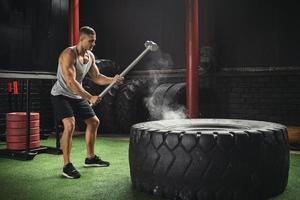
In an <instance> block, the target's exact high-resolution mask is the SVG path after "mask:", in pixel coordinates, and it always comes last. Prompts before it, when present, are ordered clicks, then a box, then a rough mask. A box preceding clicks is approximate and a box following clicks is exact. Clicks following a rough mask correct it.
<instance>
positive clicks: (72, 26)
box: [69, 0, 79, 46]
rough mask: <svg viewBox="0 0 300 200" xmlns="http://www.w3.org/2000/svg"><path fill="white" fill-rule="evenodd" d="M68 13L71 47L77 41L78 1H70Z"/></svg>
mask: <svg viewBox="0 0 300 200" xmlns="http://www.w3.org/2000/svg"><path fill="white" fill-rule="evenodd" d="M69 13H70V14H69V38H70V45H71V46H72V45H75V44H77V43H78V41H79V0H70V10H69Z"/></svg>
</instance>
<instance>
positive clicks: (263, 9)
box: [208, 0, 300, 67]
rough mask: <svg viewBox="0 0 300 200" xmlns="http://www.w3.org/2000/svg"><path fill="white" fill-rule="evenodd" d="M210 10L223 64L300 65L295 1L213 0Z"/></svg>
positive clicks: (220, 63) (227, 65)
mask: <svg viewBox="0 0 300 200" xmlns="http://www.w3.org/2000/svg"><path fill="white" fill-rule="evenodd" d="M208 10H210V11H211V12H213V16H214V17H213V19H212V20H210V21H209V23H211V24H214V28H213V30H211V34H212V35H213V37H214V38H213V42H212V43H211V45H212V46H214V47H215V49H216V51H217V58H218V61H219V65H220V66H226V67H234V66H254V67H261V66H297V65H298V66H299V64H300V57H299V54H300V47H299V44H300V38H299V35H300V26H299V25H300V22H299V18H300V13H299V11H298V6H297V2H296V1H290V0H288V1H279V0H275V1H271V0H267V1H259V0H246V1H239V0H228V1H217V0H214V1H213V4H210V5H208Z"/></svg>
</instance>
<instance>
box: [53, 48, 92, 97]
mask: <svg viewBox="0 0 300 200" xmlns="http://www.w3.org/2000/svg"><path fill="white" fill-rule="evenodd" d="M70 48H71V49H72V51H73V52H74V54H75V59H76V60H75V69H76V81H78V82H79V83H80V84H81V85H82V81H83V79H84V77H85V75H86V74H87V73H88V72H89V70H90V68H91V66H92V58H91V52H90V51H87V52H88V56H89V61H88V62H87V63H86V64H82V63H81V62H80V60H79V56H78V53H77V50H76V46H73V47H70ZM51 94H52V95H53V96H57V95H64V96H67V97H70V98H73V99H81V98H82V97H81V96H79V95H77V94H75V93H74V92H73V91H72V90H71V89H70V88H69V87H68V85H67V84H66V82H65V79H64V76H63V73H62V70H61V65H60V63H59V62H58V68H57V81H56V82H55V84H54V85H53V87H52V90H51Z"/></svg>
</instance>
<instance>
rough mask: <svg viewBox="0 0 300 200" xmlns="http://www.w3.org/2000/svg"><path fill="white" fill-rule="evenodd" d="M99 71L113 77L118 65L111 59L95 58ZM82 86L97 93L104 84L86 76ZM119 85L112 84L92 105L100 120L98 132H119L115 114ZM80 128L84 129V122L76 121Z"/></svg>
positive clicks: (92, 92) (117, 71)
mask: <svg viewBox="0 0 300 200" xmlns="http://www.w3.org/2000/svg"><path fill="white" fill-rule="evenodd" d="M96 64H97V67H98V69H99V72H100V73H101V74H103V75H105V76H109V77H113V76H115V75H116V74H118V73H119V71H120V70H119V67H118V66H117V65H115V63H114V62H113V61H111V60H107V59H100V60H96ZM83 86H84V88H85V89H86V90H87V91H88V92H90V93H91V94H93V95H99V94H100V93H101V92H102V91H103V90H104V89H105V88H106V86H101V85H96V84H95V83H93V81H92V80H91V79H90V78H89V77H86V78H85V79H84V82H83ZM118 90H119V87H118V86H114V87H113V88H112V89H111V90H110V91H109V92H108V93H107V94H106V95H105V96H104V97H103V99H102V101H101V102H100V103H99V104H98V105H96V106H95V107H93V109H94V111H95V113H96V115H97V117H98V118H99V120H100V126H99V129H98V131H99V132H100V133H105V134H106V133H113V134H116V133H119V127H118V123H117V119H116V114H115V108H116V106H115V101H116V96H117V93H118ZM77 124H78V127H79V129H80V130H85V124H84V122H78V123H77Z"/></svg>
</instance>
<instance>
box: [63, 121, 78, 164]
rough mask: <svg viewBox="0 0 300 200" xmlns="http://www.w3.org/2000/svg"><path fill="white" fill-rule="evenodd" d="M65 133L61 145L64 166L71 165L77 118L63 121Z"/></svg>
mask: <svg viewBox="0 0 300 200" xmlns="http://www.w3.org/2000/svg"><path fill="white" fill-rule="evenodd" d="M62 122H63V125H64V131H63V134H62V137H61V139H60V145H61V148H62V151H63V157H64V165H67V164H68V163H71V158H70V156H71V148H72V135H73V133H74V130H75V118H74V117H67V118H64V119H63V120H62Z"/></svg>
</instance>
